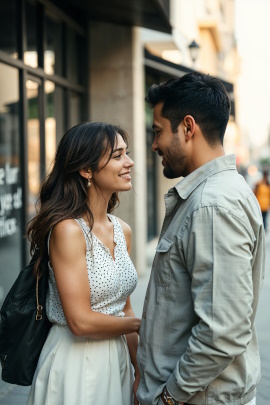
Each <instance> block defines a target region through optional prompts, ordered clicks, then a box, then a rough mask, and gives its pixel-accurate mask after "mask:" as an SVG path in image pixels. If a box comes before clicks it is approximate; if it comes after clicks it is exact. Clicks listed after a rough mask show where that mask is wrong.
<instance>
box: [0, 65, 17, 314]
mask: <svg viewBox="0 0 270 405" xmlns="http://www.w3.org/2000/svg"><path fill="white" fill-rule="evenodd" d="M0 89H1V92H0V257H1V269H2V271H1V278H0V307H1V305H2V303H3V299H4V297H5V296H6V294H7V292H8V290H9V289H10V287H11V284H12V283H13V281H14V280H15V278H16V277H17V275H18V271H19V269H20V267H21V264H20V263H21V249H20V247H21V243H20V242H21V234H22V229H21V226H22V225H21V215H22V188H21V179H20V152H19V136H20V133H19V72H18V70H17V69H15V68H13V67H10V66H7V65H4V64H3V63H0Z"/></svg>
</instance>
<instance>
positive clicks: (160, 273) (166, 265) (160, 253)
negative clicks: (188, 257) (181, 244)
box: [154, 237, 173, 287]
mask: <svg viewBox="0 0 270 405" xmlns="http://www.w3.org/2000/svg"><path fill="white" fill-rule="evenodd" d="M172 245H173V242H172V241H170V240H169V239H167V238H165V237H164V238H162V239H161V240H160V241H159V244H158V246H157V248H156V255H155V259H154V278H155V282H156V284H157V285H160V286H164V287H166V286H169V285H170V283H171V278H172V274H171V266H170V254H171V250H172Z"/></svg>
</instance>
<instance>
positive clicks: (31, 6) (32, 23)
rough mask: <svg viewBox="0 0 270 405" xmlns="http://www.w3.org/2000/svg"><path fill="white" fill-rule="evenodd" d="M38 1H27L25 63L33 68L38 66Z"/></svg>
mask: <svg viewBox="0 0 270 405" xmlns="http://www.w3.org/2000/svg"><path fill="white" fill-rule="evenodd" d="M36 8H37V7H36V2H35V1H34V0H28V1H26V3H25V18H26V21H25V27H26V52H25V53H24V63H25V64H26V65H29V66H31V67H33V68H36V67H37V66H38V46H37V44H38V39H37V38H38V34H37V10H36Z"/></svg>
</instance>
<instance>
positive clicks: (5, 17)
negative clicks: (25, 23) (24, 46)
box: [0, 0, 18, 59]
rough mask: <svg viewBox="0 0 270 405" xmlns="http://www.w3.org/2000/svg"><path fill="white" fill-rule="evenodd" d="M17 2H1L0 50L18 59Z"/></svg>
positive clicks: (14, 0)
mask: <svg viewBox="0 0 270 405" xmlns="http://www.w3.org/2000/svg"><path fill="white" fill-rule="evenodd" d="M16 3H17V1H16V0H9V1H0V49H1V51H4V52H6V53H8V54H9V56H12V57H13V58H14V59H18V41H17V38H18V33H17V29H18V24H17V20H16V6H17V4H16Z"/></svg>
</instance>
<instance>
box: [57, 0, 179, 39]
mask: <svg viewBox="0 0 270 405" xmlns="http://www.w3.org/2000/svg"><path fill="white" fill-rule="evenodd" d="M65 4H66V6H67V5H70V6H72V8H74V9H77V10H78V11H83V12H84V13H85V14H87V17H88V18H91V19H94V20H102V21H107V22H111V23H115V24H123V25H138V26H140V27H145V28H150V29H153V30H157V31H161V32H167V33H170V32H171V30H172V28H171V25H170V20H169V18H170V17H169V16H170V2H169V0H66V1H65Z"/></svg>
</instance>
